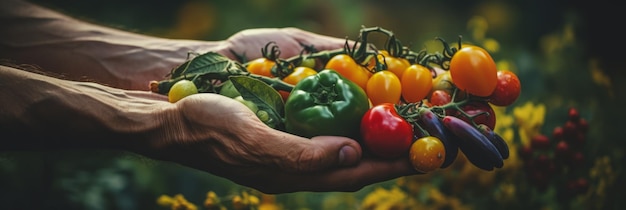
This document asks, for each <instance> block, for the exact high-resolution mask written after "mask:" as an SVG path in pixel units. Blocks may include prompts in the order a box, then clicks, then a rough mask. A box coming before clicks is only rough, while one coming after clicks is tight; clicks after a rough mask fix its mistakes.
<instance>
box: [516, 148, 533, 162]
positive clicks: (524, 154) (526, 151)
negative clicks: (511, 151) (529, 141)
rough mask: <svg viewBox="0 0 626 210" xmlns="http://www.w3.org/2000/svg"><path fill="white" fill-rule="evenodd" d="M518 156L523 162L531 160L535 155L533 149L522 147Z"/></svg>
mask: <svg viewBox="0 0 626 210" xmlns="http://www.w3.org/2000/svg"><path fill="white" fill-rule="evenodd" d="M518 154H519V156H520V157H521V158H522V159H523V160H530V158H531V157H532V155H533V149H532V148H531V147H528V146H526V147H520V149H519V151H518Z"/></svg>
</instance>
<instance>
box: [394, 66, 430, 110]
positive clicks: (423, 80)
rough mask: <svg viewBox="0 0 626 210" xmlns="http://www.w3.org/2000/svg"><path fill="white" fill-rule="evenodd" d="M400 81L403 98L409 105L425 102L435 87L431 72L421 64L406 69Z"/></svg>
mask: <svg viewBox="0 0 626 210" xmlns="http://www.w3.org/2000/svg"><path fill="white" fill-rule="evenodd" d="M400 81H401V83H402V97H403V98H404V100H405V101H407V102H409V103H414V102H419V101H421V100H423V99H424V98H426V96H427V95H428V93H430V90H431V89H432V87H433V79H432V74H431V72H430V70H429V69H428V68H426V67H425V66H422V65H419V64H413V65H410V66H409V67H408V68H406V70H405V71H404V73H403V74H402V78H401V80H400Z"/></svg>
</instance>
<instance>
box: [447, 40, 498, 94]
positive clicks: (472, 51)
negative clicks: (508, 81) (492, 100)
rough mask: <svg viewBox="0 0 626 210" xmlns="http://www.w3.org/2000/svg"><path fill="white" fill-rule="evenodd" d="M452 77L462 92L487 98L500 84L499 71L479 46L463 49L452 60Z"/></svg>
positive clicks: (488, 55)
mask: <svg viewBox="0 0 626 210" xmlns="http://www.w3.org/2000/svg"><path fill="white" fill-rule="evenodd" d="M449 71H450V76H451V77H452V80H454V84H455V85H456V87H458V88H459V89H460V90H462V91H465V92H467V93H469V94H472V95H476V96H482V97H487V96H489V95H491V93H493V90H494V89H495V88H496V84H497V83H498V76H497V75H498V70H497V68H496V63H495V61H494V60H493V58H491V55H490V54H489V53H488V52H487V51H486V50H485V49H483V48H481V47H478V46H467V47H463V48H461V49H460V50H459V51H457V52H456V53H454V55H452V58H451V60H450V70H449Z"/></svg>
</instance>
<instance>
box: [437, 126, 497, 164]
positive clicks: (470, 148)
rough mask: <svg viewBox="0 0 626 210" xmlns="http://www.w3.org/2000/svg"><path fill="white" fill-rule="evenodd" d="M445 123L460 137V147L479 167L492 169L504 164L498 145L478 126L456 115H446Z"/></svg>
mask: <svg viewBox="0 0 626 210" xmlns="http://www.w3.org/2000/svg"><path fill="white" fill-rule="evenodd" d="M442 121H443V125H444V126H445V127H446V128H447V129H449V130H450V131H452V133H454V134H455V135H456V136H458V137H459V148H460V149H461V151H462V152H463V153H464V154H465V156H466V157H467V159H468V160H469V161H470V162H472V163H473V164H474V165H476V166H477V167H479V168H481V169H484V170H492V169H493V167H496V168H501V167H502V166H503V165H504V161H503V159H502V155H500V152H498V149H497V148H496V146H495V145H494V144H493V143H491V141H489V139H488V138H487V136H485V135H483V134H482V132H480V131H479V130H478V129H477V128H475V127H474V126H472V125H471V124H469V123H467V122H465V121H463V120H461V119H459V118H457V117H454V116H445V117H444V118H443V120H442Z"/></svg>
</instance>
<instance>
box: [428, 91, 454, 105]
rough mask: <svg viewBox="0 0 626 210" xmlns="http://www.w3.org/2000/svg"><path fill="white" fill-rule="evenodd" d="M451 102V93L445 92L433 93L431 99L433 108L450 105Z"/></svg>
mask: <svg viewBox="0 0 626 210" xmlns="http://www.w3.org/2000/svg"><path fill="white" fill-rule="evenodd" d="M450 101H452V96H451V95H450V93H448V92H446V91H445V90H435V91H433V93H432V94H431V95H430V99H429V102H430V105H431V106H441V105H446V104H448V103H450Z"/></svg>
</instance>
